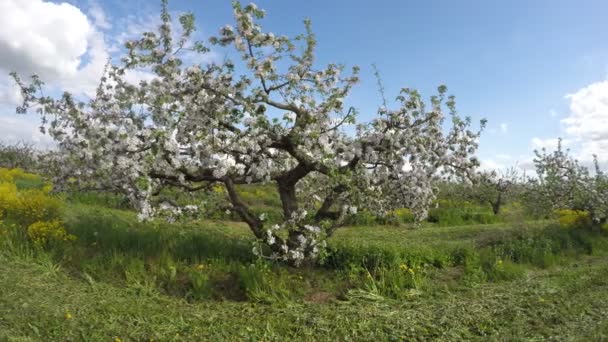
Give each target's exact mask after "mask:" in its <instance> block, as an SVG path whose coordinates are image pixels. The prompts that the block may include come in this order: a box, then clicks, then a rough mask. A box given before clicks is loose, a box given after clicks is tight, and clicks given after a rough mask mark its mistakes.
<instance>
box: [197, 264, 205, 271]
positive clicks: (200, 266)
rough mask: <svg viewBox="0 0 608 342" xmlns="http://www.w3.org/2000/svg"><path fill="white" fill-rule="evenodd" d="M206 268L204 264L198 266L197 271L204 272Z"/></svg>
mask: <svg viewBox="0 0 608 342" xmlns="http://www.w3.org/2000/svg"><path fill="white" fill-rule="evenodd" d="M204 268H205V265H203V264H198V265H196V269H198V270H199V271H202V270H203V269H204Z"/></svg>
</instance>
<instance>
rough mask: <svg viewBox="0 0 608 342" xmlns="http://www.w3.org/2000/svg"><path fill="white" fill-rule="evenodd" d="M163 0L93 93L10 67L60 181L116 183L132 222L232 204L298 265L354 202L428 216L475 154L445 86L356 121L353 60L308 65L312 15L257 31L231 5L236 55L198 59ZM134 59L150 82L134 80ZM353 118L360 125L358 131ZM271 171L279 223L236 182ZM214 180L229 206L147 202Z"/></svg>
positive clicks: (257, 17) (198, 49)
mask: <svg viewBox="0 0 608 342" xmlns="http://www.w3.org/2000/svg"><path fill="white" fill-rule="evenodd" d="M162 4H163V6H162V11H161V25H160V27H159V29H158V31H157V32H146V33H144V34H143V36H142V38H141V39H139V40H135V41H129V42H127V43H126V44H125V48H126V50H127V51H126V52H127V53H126V56H125V57H124V58H123V60H122V64H120V65H113V64H110V65H108V67H107V72H106V74H105V75H104V77H103V78H102V80H101V84H100V85H99V87H98V90H97V94H96V97H95V98H94V99H93V100H91V101H90V102H88V103H85V102H81V101H79V100H78V99H77V98H75V97H74V96H72V95H71V94H68V93H66V94H64V95H63V96H62V97H61V98H58V99H55V98H52V97H46V96H43V95H40V94H41V89H42V86H43V83H42V81H41V80H40V79H39V78H38V77H36V76H34V77H33V79H32V84H31V85H26V84H24V83H23V82H22V81H21V79H20V78H19V77H18V76H17V75H16V74H13V77H14V78H15V80H16V81H17V83H18V84H19V85H20V86H21V90H22V94H23V96H24V99H25V100H24V104H23V105H22V106H20V107H19V108H18V112H25V111H27V110H28V109H29V108H35V109H36V111H37V112H38V113H40V114H41V115H42V118H43V124H44V127H45V128H46V130H47V131H48V132H49V133H50V135H51V136H52V137H53V138H54V139H55V140H56V141H57V143H58V146H59V151H58V152H56V154H54V156H55V157H56V159H54V161H53V160H51V162H52V165H53V168H57V169H58V172H59V175H58V177H57V181H60V180H63V183H62V184H65V183H66V181H67V180H71V181H72V183H74V182H75V183H77V184H81V185H84V186H85V187H91V188H104V189H111V190H115V191H122V192H123V193H125V194H126V195H127V196H128V198H129V199H130V201H131V202H132V203H133V205H134V206H135V207H136V208H137V209H138V210H139V212H140V217H141V219H148V218H150V217H151V216H153V215H155V214H159V215H163V216H167V215H168V216H171V215H173V214H175V216H180V217H181V216H184V214H185V213H191V212H192V211H194V210H202V211H206V210H210V209H213V210H215V209H219V210H222V211H226V210H229V211H232V212H234V213H236V214H237V215H238V216H239V217H240V218H241V220H243V221H245V222H246V223H247V224H248V226H249V227H250V229H251V230H252V232H253V234H254V235H255V237H256V238H257V239H259V240H260V242H262V243H264V244H266V245H267V246H268V247H269V248H270V250H271V253H270V255H269V256H270V257H272V258H274V259H281V260H284V261H287V262H289V263H291V264H294V265H298V264H301V263H302V262H303V261H305V260H313V259H315V258H316V257H317V256H318V253H320V252H321V251H322V249H323V248H322V247H323V244H324V243H323V240H324V239H326V238H327V237H329V236H331V235H332V234H333V232H334V231H335V229H336V228H338V227H339V226H341V225H343V224H344V222H345V218H346V217H347V216H348V215H352V214H354V213H355V212H356V211H357V210H358V209H360V210H361V209H368V210H370V211H373V212H376V213H381V214H383V213H388V212H391V211H392V210H394V209H398V208H409V209H410V210H411V211H412V214H413V216H414V217H415V219H416V220H418V221H419V220H421V219H423V218H424V217H426V214H427V209H428V206H429V205H430V204H431V202H432V201H433V199H434V197H435V193H434V190H433V187H432V183H433V182H434V181H435V180H436V179H438V177H439V176H440V173H446V174H455V175H464V174H469V173H471V172H472V170H473V168H474V167H475V166H477V165H478V164H479V163H478V161H477V159H476V158H475V157H474V156H473V154H474V153H475V151H476V149H477V140H478V137H479V135H480V132H475V131H472V130H471V128H470V127H471V120H470V119H469V118H460V117H459V116H458V115H457V113H456V110H455V100H454V98H453V97H452V96H450V97H446V91H447V89H446V87H445V86H440V87H439V88H438V94H437V95H435V96H432V97H431V99H430V106H429V105H428V104H426V103H425V101H424V100H423V99H422V96H421V95H420V94H419V93H418V92H417V91H416V90H413V89H409V88H404V89H402V90H401V91H400V93H399V95H398V96H397V98H396V108H395V109H389V108H387V107H385V106H383V107H381V108H379V109H378V110H377V115H376V117H375V118H374V119H373V120H371V121H370V122H367V123H365V122H360V123H357V122H356V116H357V110H356V109H355V108H353V107H348V106H347V105H346V104H345V99H346V98H347V97H348V95H349V94H350V92H351V89H352V87H353V86H354V85H355V84H356V83H357V82H358V79H359V77H358V72H359V68H358V67H353V69H352V73H351V74H350V75H344V69H345V68H344V66H342V65H339V64H328V65H327V66H325V67H319V66H317V65H316V64H315V47H316V39H315V36H314V34H313V33H312V31H311V27H310V21H308V20H306V21H305V29H306V32H305V33H304V34H302V35H299V36H297V37H296V38H295V39H294V40H290V39H288V38H287V37H285V36H278V35H275V34H273V33H267V32H264V31H263V30H262V27H261V26H260V24H259V22H260V21H261V20H262V18H263V17H264V15H265V13H264V11H262V10H260V9H258V8H257V7H256V6H255V5H253V4H250V5H248V6H241V4H240V3H238V2H235V3H234V5H233V7H234V8H233V9H234V15H235V23H236V25H235V26H234V27H233V26H230V25H227V26H224V27H223V28H221V29H220V32H219V35H218V36H217V37H212V38H210V39H209V44H213V45H219V46H224V47H227V48H232V49H233V50H234V52H235V53H236V55H237V56H238V57H239V60H238V61H232V60H230V59H226V60H225V61H224V62H222V63H221V64H215V63H210V64H206V65H197V64H193V63H189V62H188V61H189V60H191V59H187V58H185V57H184V55H183V52H184V51H191V52H195V53H200V54H205V53H207V52H208V51H209V48H208V44H207V43H204V42H193V41H192V40H191V36H192V34H193V32H194V30H195V25H194V17H193V15H192V14H191V13H187V14H183V15H181V16H180V18H179V22H180V24H181V32H180V34H177V35H175V34H174V32H175V31H176V30H174V28H172V25H171V16H170V13H169V10H168V8H167V1H163V2H162ZM298 48H300V49H298ZM300 51H301V52H300ZM132 70H139V71H142V70H143V71H146V72H149V73H151V74H152V75H153V79H152V80H143V81H141V82H139V83H138V84H132V83H129V82H128V81H127V80H128V77H126V75H128V73H129V72H131V71H132ZM241 70H245V71H244V72H242V73H240V74H239V73H238V72H237V71H241ZM446 109H447V111H448V112H449V114H446V113H444V112H445V111H446ZM450 124H451V125H450ZM348 125H356V126H355V127H356V129H355V130H354V132H353V131H352V130H350V129H348V128H347V126H348ZM483 126H484V122H482V123H481V127H482V128H483ZM444 128H449V130H448V131H447V132H444ZM74 175H77V177H74ZM270 182H273V183H274V184H275V186H276V189H277V192H278V193H279V197H280V200H281V206H282V220H281V221H280V222H277V223H267V222H265V220H264V219H263V217H260V215H259V214H258V213H256V212H254V211H253V210H251V208H250V207H249V206H248V205H246V203H245V202H244V201H243V199H242V196H241V195H240V193H239V191H238V188H237V187H236V185H239V184H250V183H254V184H266V183H270ZM68 183H69V182H68ZM72 185H73V184H72ZM218 185H219V186H221V187H223V188H225V192H224V196H226V197H228V199H229V202H230V205H229V206H225V207H222V206H217V205H216V204H217V201H210V202H199V201H194V202H193V203H190V204H188V205H186V206H184V207H178V206H175V205H174V204H172V203H171V202H169V201H161V200H155V199H154V195H155V194H159V193H161V192H162V189H163V188H166V187H173V188H175V187H178V188H183V189H186V190H189V191H194V190H198V191H207V192H213V191H214V190H213V189H214V187H216V186H218ZM302 199H304V200H302ZM311 199H313V200H311Z"/></svg>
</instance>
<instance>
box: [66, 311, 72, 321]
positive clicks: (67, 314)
mask: <svg viewBox="0 0 608 342" xmlns="http://www.w3.org/2000/svg"><path fill="white" fill-rule="evenodd" d="M65 319H68V320H70V319H72V314H71V313H70V312H66V313H65Z"/></svg>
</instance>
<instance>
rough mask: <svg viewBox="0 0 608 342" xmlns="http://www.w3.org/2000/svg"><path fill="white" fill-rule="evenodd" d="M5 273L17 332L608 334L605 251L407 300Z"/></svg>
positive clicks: (46, 335) (0, 285)
mask: <svg viewBox="0 0 608 342" xmlns="http://www.w3.org/2000/svg"><path fill="white" fill-rule="evenodd" d="M0 274H2V277H0V313H1V314H0V336H2V337H3V338H6V339H8V340H24V341H27V340H47V341H48V340H61V341H65V340H88V341H110V340H112V339H113V338H114V337H120V338H121V339H122V340H136V341H141V340H149V339H154V340H157V341H159V340H162V341H165V340H187V341H190V340H241V339H242V340H256V341H257V340H284V339H285V338H290V339H297V340H310V341H314V340H318V339H319V338H320V337H322V338H323V339H333V338H336V339H338V340H350V339H357V340H371V339H377V340H401V339H404V338H405V339H418V340H423V339H428V338H439V339H442V340H445V339H451V340H460V339H478V340H485V339H487V338H488V337H493V338H499V339H507V340H524V339H535V340H540V339H547V338H550V337H558V338H559V339H560V340H562V339H564V340H567V339H580V340H603V339H606V338H608V321H606V320H605V317H606V315H608V258H606V257H590V258H585V259H583V260H581V261H579V262H576V263H571V264H568V265H563V266H561V267H559V268H553V269H551V270H542V271H532V272H529V273H528V274H527V275H526V277H524V278H522V279H520V280H516V281H513V282H501V283H496V284H486V285H480V286H478V287H475V288H459V289H454V290H450V291H447V290H440V289H436V290H435V291H432V292H429V293H427V294H424V295H421V296H418V297H413V298H412V299H410V300H405V301H394V300H386V299H379V298H374V297H367V296H365V295H361V296H356V295H354V294H353V296H351V297H352V298H350V300H349V301H334V302H331V303H324V304H318V303H306V302H304V303H284V304H276V305H272V306H271V305H259V304H258V305H256V304H252V303H238V302H213V301H208V302H198V303H194V304H192V303H187V302H185V301H182V300H179V299H176V298H172V297H167V296H163V295H160V294H155V293H148V294H138V293H136V292H134V291H131V290H125V289H124V288H118V287H114V286H111V285H108V284H103V283H95V282H92V283H90V282H86V281H84V280H81V279H75V278H72V277H68V276H67V275H66V274H65V273H64V272H63V271H62V270H61V269H57V268H56V267H55V266H53V265H52V263H48V262H44V261H43V262H40V261H38V262H35V263H34V262H32V260H23V259H19V258H3V259H2V260H0ZM67 312H69V313H70V314H71V315H72V317H71V319H67V318H66V313H67ZM9 336H10V337H11V338H10V339H9V338H8V337H9ZM0 339H2V338H0Z"/></svg>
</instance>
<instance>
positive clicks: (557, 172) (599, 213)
mask: <svg viewBox="0 0 608 342" xmlns="http://www.w3.org/2000/svg"><path fill="white" fill-rule="evenodd" d="M535 154H536V158H535V159H534V164H535V166H536V173H537V174H538V179H536V180H533V181H532V185H533V187H532V188H531V190H532V191H533V192H534V193H533V194H532V195H531V196H533V198H534V199H535V201H536V202H537V203H538V204H539V205H541V204H542V203H548V204H550V206H551V209H553V210H556V209H572V210H585V211H588V212H589V214H590V216H591V218H592V219H593V221H594V222H596V223H598V224H604V223H606V219H607V217H608V176H607V175H606V174H605V173H604V172H602V170H600V168H599V163H598V161H597V158H594V164H595V174H594V175H592V174H591V173H590V171H589V169H588V168H586V167H584V166H582V165H580V164H579V162H578V161H577V160H576V159H574V158H572V157H571V156H570V155H569V151H568V150H564V149H563V148H562V144H561V139H560V140H559V143H558V146H557V149H556V150H555V151H553V152H550V153H549V152H547V150H546V149H542V150H541V151H535Z"/></svg>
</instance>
